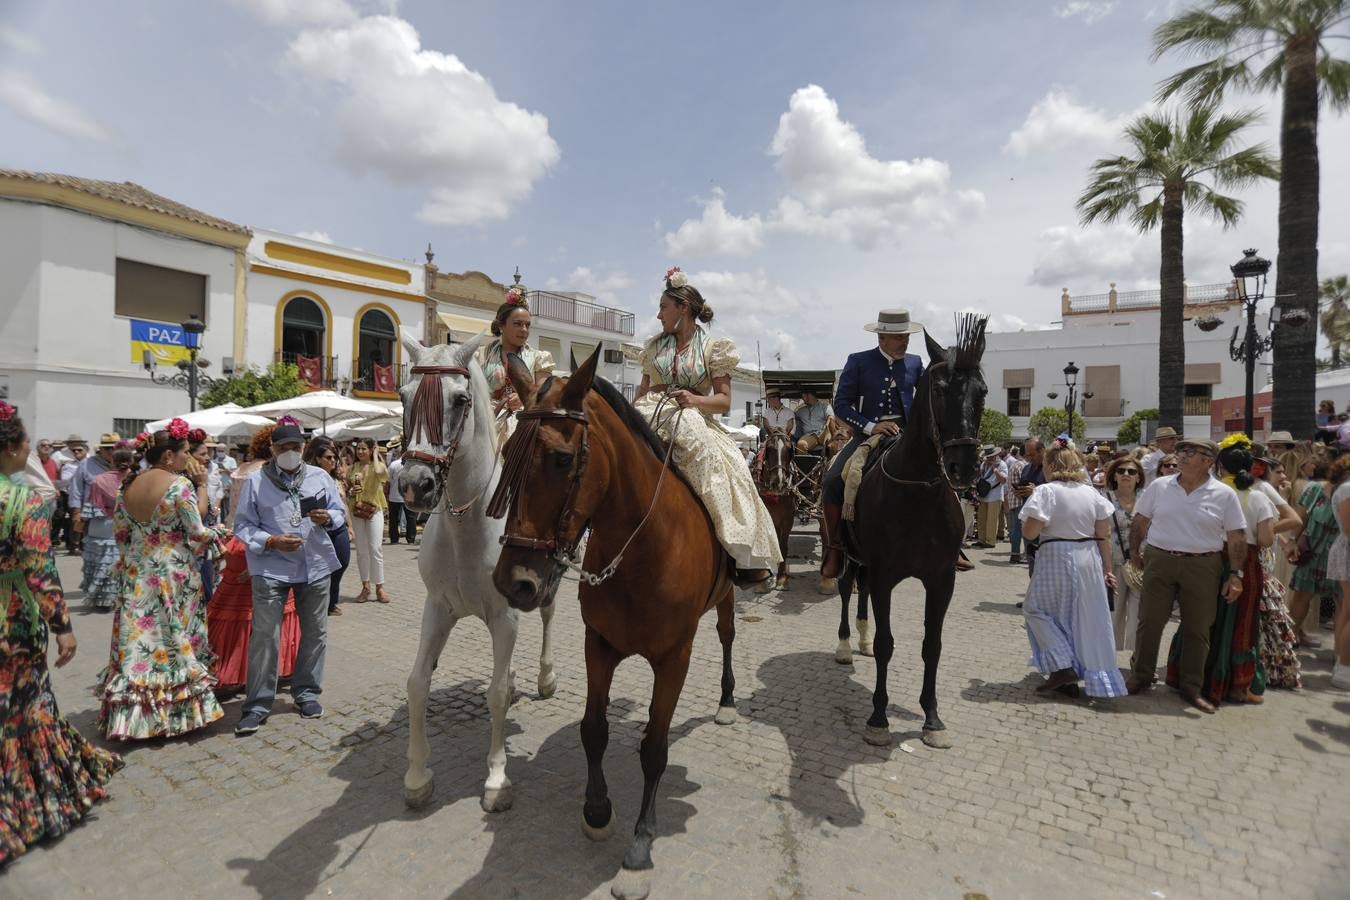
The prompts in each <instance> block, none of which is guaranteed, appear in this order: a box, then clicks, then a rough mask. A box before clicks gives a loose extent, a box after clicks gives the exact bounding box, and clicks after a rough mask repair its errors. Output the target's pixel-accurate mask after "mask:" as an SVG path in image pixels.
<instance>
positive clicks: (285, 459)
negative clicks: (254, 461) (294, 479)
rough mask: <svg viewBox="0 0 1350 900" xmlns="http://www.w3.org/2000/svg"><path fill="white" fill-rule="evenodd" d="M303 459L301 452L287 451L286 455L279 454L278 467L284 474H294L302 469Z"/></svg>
mask: <svg viewBox="0 0 1350 900" xmlns="http://www.w3.org/2000/svg"><path fill="white" fill-rule="evenodd" d="M301 462H302V458H301V456H300V451H299V450H287V451H286V452H285V453H278V454H277V465H278V466H280V467H281V470H282V471H283V472H294V471H295V470H296V469H298V468H300V463H301Z"/></svg>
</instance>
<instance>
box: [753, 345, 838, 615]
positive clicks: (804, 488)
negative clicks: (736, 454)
mask: <svg viewBox="0 0 1350 900" xmlns="http://www.w3.org/2000/svg"><path fill="white" fill-rule="evenodd" d="M835 376H836V373H835V372H833V371H831V370H824V371H800V370H793V371H774V372H765V373H764V388H765V390H766V391H768V390H777V391H778V392H779V393H780V395H781V396H782V397H783V399H784V401H788V400H796V401H800V400H801V397H802V393H803V392H806V391H810V392H813V393H815V395H816V397H817V398H818V399H819V401H820V402H821V403H823V404H828V403H829V402H830V399H831V398H832V397H833V396H834V383H835ZM762 437H763V440H762V443H761V448H760V454H759V456H758V458H757V462H756V465H755V483H756V484H757V485H758V487H759V493H760V497H761V498H762V499H763V500H764V504H765V506H766V507H768V510H769V513H770V515H771V516H772V517H773V520H774V524H775V526H777V529H778V545H779V549H780V550H781V551H782V554H783V563H782V565H781V566H780V567H779V570H778V578H777V581H776V584H775V586H776V587H777V588H778V589H779V590H782V589H785V588H786V587H787V586H788V569H787V556H788V542H789V539H790V537H791V535H792V534H811V535H815V534H817V533H819V534H820V537H821V542H822V543H821V546H822V548H823V547H824V540H825V535H824V532H823V531H822V530H821V529H823V527H824V526H823V524H822V511H821V505H820V504H821V486H822V485H823V483H824V481H825V473H826V471H828V470H829V467H830V459H831V458H832V457H833V456H834V454H835V453H837V452H839V450H840V449H841V448H842V447H843V445H844V444H846V443H848V437H849V435H848V426H846V425H844V423H843V422H841V421H839V420H837V419H835V418H834V416H832V415H831V416H829V417H828V418H827V420H826V425H825V430H824V431H823V432H822V433H821V434H820V435H819V437H818V439H813V440H810V441H807V442H806V444H807V447H808V449H805V450H803V449H800V448H799V447H800V445H799V440H800V439H801V438H802V437H803V435H794V436H793V437H792V438H789V437H788V435H787V433H786V432H785V431H783V430H781V429H778V428H765V429H763V434H762ZM796 526H803V527H804V528H805V529H806V530H799V531H794V527H796ZM763 590H766V591H767V590H770V588H769V586H768V584H767V583H766V584H765V587H764V588H763Z"/></svg>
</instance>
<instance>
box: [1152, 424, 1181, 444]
mask: <svg viewBox="0 0 1350 900" xmlns="http://www.w3.org/2000/svg"><path fill="white" fill-rule="evenodd" d="M1170 437H1181V435H1179V434H1177V430H1176V429H1175V428H1173V427H1172V426H1171V425H1164V426H1163V427H1161V428H1159V429H1158V432H1157V434H1155V435H1153V439H1154V440H1155V441H1157V440H1161V439H1162V438H1170Z"/></svg>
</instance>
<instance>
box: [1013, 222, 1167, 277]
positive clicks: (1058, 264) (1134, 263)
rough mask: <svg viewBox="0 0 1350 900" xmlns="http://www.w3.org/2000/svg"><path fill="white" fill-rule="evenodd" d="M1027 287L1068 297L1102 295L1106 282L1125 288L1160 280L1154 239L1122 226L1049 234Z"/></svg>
mask: <svg viewBox="0 0 1350 900" xmlns="http://www.w3.org/2000/svg"><path fill="white" fill-rule="evenodd" d="M1040 240H1041V243H1042V244H1043V249H1042V251H1041V253H1040V254H1039V255H1038V256H1037V258H1036V264H1035V268H1033V269H1032V272H1031V278H1030V282H1031V283H1032V284H1036V285H1041V286H1043V287H1051V288H1055V289H1056V290H1058V289H1060V288H1065V287H1067V288H1068V289H1069V291H1070V292H1071V293H1081V294H1091V293H1098V292H1100V291H1105V290H1106V289H1107V287H1108V284H1109V283H1110V282H1113V281H1114V282H1116V283H1117V284H1118V285H1121V286H1123V285H1127V284H1131V283H1133V282H1136V281H1140V280H1146V279H1148V278H1150V277H1151V278H1152V279H1153V283H1154V284H1157V278H1158V252H1159V251H1158V235H1157V234H1147V235H1142V234H1140V233H1139V232H1137V231H1135V230H1134V229H1133V228H1129V227H1127V226H1125V225H1109V226H1103V227H1100V228H1088V229H1079V228H1075V227H1072V226H1067V225H1056V226H1055V227H1053V228H1047V229H1046V230H1045V231H1042V232H1041V235H1040Z"/></svg>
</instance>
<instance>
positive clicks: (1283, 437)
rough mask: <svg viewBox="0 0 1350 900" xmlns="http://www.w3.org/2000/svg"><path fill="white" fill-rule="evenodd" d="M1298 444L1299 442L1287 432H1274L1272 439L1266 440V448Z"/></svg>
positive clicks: (1271, 435) (1271, 434)
mask: <svg viewBox="0 0 1350 900" xmlns="http://www.w3.org/2000/svg"><path fill="white" fill-rule="evenodd" d="M1297 443H1298V441H1296V440H1294V436H1293V435H1292V434H1290V433H1289V432H1287V431H1272V432H1271V433H1270V437H1268V438H1266V446H1271V445H1273V444H1289V445H1290V446H1293V445H1294V444H1297Z"/></svg>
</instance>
